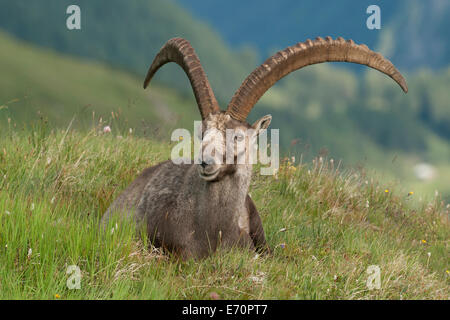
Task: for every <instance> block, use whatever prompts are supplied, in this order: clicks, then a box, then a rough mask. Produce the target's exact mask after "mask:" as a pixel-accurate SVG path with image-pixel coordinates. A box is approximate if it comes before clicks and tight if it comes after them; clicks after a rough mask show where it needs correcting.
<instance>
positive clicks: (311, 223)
mask: <svg viewBox="0 0 450 320" xmlns="http://www.w3.org/2000/svg"><path fill="white" fill-rule="evenodd" d="M42 132H47V133H46V134H42ZM0 135H1V137H2V138H1V140H0V141H1V148H0V248H1V252H2V254H1V255H0V287H1V290H0V299H55V300H57V299H144V300H148V299H211V297H212V294H214V295H215V296H216V297H219V298H223V299H444V300H448V299H449V298H450V292H449V284H450V276H449V272H450V271H449V260H448V256H449V255H448V239H449V236H450V235H449V230H450V228H449V221H448V214H449V209H448V207H447V208H445V207H444V206H443V204H442V203H441V202H440V199H439V198H435V199H433V200H432V201H420V200H419V199H416V198H418V196H417V195H415V194H413V195H411V194H410V195H408V194H407V190H404V189H402V188H395V187H394V186H391V185H389V184H386V183H382V182H377V181H376V180H374V181H371V180H369V181H368V182H366V179H367V178H366V177H365V176H364V175H362V174H361V172H355V171H344V172H342V171H340V170H337V169H336V165H337V164H336V163H331V162H329V161H323V160H322V161H320V160H319V159H317V160H316V162H315V163H314V164H312V165H311V164H299V163H298V162H296V163H295V164H294V165H293V164H292V163H287V162H283V164H282V167H281V168H280V170H279V172H278V175H277V176H260V175H259V174H258V172H259V171H258V170H255V175H254V179H253V182H252V185H251V187H250V193H251V196H252V198H253V199H254V201H255V203H256V206H257V207H258V210H259V211H260V213H261V217H262V221H263V225H264V228H265V232H266V236H267V239H268V243H269V245H270V246H271V247H272V248H273V255H268V256H266V255H263V256H258V255H255V253H251V252H247V251H244V250H233V251H231V252H224V251H221V252H218V253H217V254H215V255H213V256H211V257H209V258H207V259H205V260H202V261H193V260H190V261H187V262H181V261H179V260H177V259H176V258H171V257H169V256H168V255H166V254H163V253H162V252H161V251H160V250H157V249H155V248H153V247H148V246H147V244H148V243H149V242H148V238H147V237H145V236H144V237H143V238H136V231H135V230H134V228H133V226H132V225H129V224H124V223H123V222H122V223H118V224H117V225H116V224H115V221H112V222H111V224H110V225H109V226H108V227H107V229H106V230H105V231H99V230H103V229H99V225H98V222H99V218H100V217H101V215H102V214H103V213H104V211H105V210H106V208H107V207H108V206H109V205H110V203H111V202H112V201H113V200H114V199H115V197H116V196H117V195H118V194H119V192H120V191H121V190H123V189H124V188H125V187H126V186H127V185H128V184H129V183H130V182H131V181H132V180H133V179H134V177H135V176H136V175H138V173H139V172H141V171H142V170H143V169H144V168H145V167H147V166H150V165H153V164H156V163H157V162H160V161H162V160H165V159H167V157H168V156H169V154H170V149H171V145H170V144H168V143H156V142H155V141H152V140H150V139H142V138H138V137H133V136H127V137H124V138H118V137H116V136H114V135H111V134H101V135H99V134H98V133H97V131H96V130H92V131H90V132H88V133H80V132H78V131H75V130H69V131H65V130H55V131H54V132H53V133H48V131H46V130H45V126H44V127H38V128H36V130H34V131H32V130H25V131H22V130H15V129H12V128H11V129H8V128H5V127H3V128H0ZM413 199H416V200H417V201H414V200H413ZM70 265H76V266H78V267H79V269H80V274H81V282H80V289H79V290H70V289H68V287H67V285H66V283H67V280H68V279H69V275H67V274H66V271H67V268H68V266H70ZM371 265H376V266H378V267H379V268H380V287H379V289H373V290H370V289H369V288H368V287H367V285H366V283H367V280H368V276H369V275H368V273H367V269H368V267H369V266H371Z"/></svg>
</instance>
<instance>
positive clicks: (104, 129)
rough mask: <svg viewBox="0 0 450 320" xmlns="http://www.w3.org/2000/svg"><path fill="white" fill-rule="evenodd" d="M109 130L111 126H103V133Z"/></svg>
mask: <svg viewBox="0 0 450 320" xmlns="http://www.w3.org/2000/svg"><path fill="white" fill-rule="evenodd" d="M109 132H111V127H110V126H105V127H103V133H109Z"/></svg>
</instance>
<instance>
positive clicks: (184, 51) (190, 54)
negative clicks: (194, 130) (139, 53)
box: [144, 38, 220, 119]
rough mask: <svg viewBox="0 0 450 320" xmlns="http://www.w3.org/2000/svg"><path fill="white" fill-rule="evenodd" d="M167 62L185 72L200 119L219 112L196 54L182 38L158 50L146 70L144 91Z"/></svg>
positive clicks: (170, 41) (169, 42)
mask: <svg viewBox="0 0 450 320" xmlns="http://www.w3.org/2000/svg"><path fill="white" fill-rule="evenodd" d="M168 62H175V63H176V64H178V65H179V66H180V67H182V68H183V70H184V72H186V74H187V76H188V78H189V81H190V82H191V86H192V90H193V91H194V95H195V100H196V101H197V105H198V108H199V110H200V114H201V116H202V119H205V118H206V117H207V116H208V114H210V113H211V112H217V111H220V108H219V105H218V103H217V100H216V97H215V96H214V93H213V91H212V89H211V86H210V85H209V81H208V78H207V77H206V74H205V71H203V68H202V65H201V64H200V60H199V58H198V56H197V54H196V53H195V51H194V48H192V46H191V44H190V43H189V41H187V40H185V39H182V38H173V39H170V40H169V41H167V42H166V44H165V45H164V46H163V47H162V48H161V49H160V50H159V52H158V54H157V55H156V57H155V59H154V60H153V63H152V65H151V66H150V68H149V69H148V72H147V76H146V77H145V81H144V89H145V88H147V86H148V84H149V83H150V80H152V77H153V75H154V74H155V73H156V71H158V69H159V68H160V67H162V66H163V65H165V64H166V63H168Z"/></svg>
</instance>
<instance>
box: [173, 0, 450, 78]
mask: <svg viewBox="0 0 450 320" xmlns="http://www.w3.org/2000/svg"><path fill="white" fill-rule="evenodd" d="M178 1H179V2H180V3H181V4H182V5H183V6H184V7H185V8H187V9H189V10H190V11H191V12H193V13H194V15H195V16H197V17H199V18H200V19H202V20H205V21H208V22H209V23H210V24H211V25H213V26H214V28H216V29H217V30H218V31H219V32H220V34H221V35H223V37H224V38H225V39H226V40H227V41H228V42H229V43H230V44H232V45H234V46H237V47H238V46H240V45H242V44H249V43H250V44H251V45H253V46H255V47H257V48H258V49H260V51H261V52H263V53H264V54H265V53H266V52H268V51H270V52H272V51H273V48H284V47H286V46H288V45H291V44H293V43H296V42H298V41H304V40H306V39H307V38H315V37H316V36H322V37H324V36H327V35H330V36H333V37H337V36H342V37H344V38H352V39H354V40H355V41H357V42H364V43H366V44H367V45H368V46H369V47H370V48H377V50H381V49H382V51H383V54H385V55H386V56H388V57H389V58H390V59H392V61H395V64H396V65H397V66H398V67H400V68H401V69H407V70H410V71H411V70H416V69H417V68H420V67H430V68H433V69H437V68H440V67H443V66H444V67H445V66H448V65H449V63H450V20H449V19H448V17H449V16H450V1H448V0H428V1H421V0H396V1H391V0H378V1H373V0H358V1H354V0H340V1H335V0H322V1H293V0H279V1H272V0H248V1H239V0H228V1H209V0H178ZM372 4H376V5H378V6H379V7H380V9H381V30H369V29H368V28H367V27H366V19H367V17H368V16H369V15H368V14H367V13H366V9H367V7H368V6H369V5H372Z"/></svg>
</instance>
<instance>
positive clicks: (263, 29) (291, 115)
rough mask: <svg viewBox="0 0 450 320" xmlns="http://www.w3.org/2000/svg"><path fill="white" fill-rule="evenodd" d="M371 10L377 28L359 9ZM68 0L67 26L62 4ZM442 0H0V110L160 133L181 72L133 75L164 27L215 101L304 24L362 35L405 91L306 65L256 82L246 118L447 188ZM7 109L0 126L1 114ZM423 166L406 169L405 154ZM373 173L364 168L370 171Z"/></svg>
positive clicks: (315, 146) (448, 6)
mask: <svg viewBox="0 0 450 320" xmlns="http://www.w3.org/2000/svg"><path fill="white" fill-rule="evenodd" d="M373 2H375V3H376V4H378V5H379V6H380V8H381V15H382V16H381V18H382V21H381V23H382V28H381V30H369V29H367V28H366V18H367V16H368V15H367V14H366V8H367V7H368V6H369V5H370V4H373ZM70 4H77V5H79V6H80V8H81V21H82V22H81V25H82V29H81V30H76V31H69V30H67V28H66V19H67V17H68V15H67V14H66V8H67V7H68V6H69V5H70ZM449 15H450V2H448V1H447V0H430V1H426V2H424V1H419V0H412V1H406V0H398V1H388V0H379V1H369V0H361V1H358V2H355V1H350V0H341V1H332V0H327V1H321V2H320V3H319V2H315V1H293V0H280V1H268V0H258V1H253V0H249V1H235V0H229V1H208V0H189V1H188V0H178V1H175V0H147V1H144V0H128V1H120V0H109V1H87V0H78V1H75V0H71V1H67V0H15V1H9V0H0V72H1V75H0V120H1V121H2V122H1V125H11V123H12V125H16V126H19V127H21V126H23V125H24V124H26V123H28V122H32V121H34V120H35V119H36V118H38V117H45V118H46V119H48V121H49V122H50V123H51V124H52V125H54V126H56V127H62V128H63V127H67V125H68V124H69V123H70V121H71V119H72V118H74V116H75V122H74V126H78V127H79V128H83V127H84V128H86V127H89V126H91V125H92V123H93V122H95V121H97V120H98V117H102V118H103V119H105V120H107V121H109V122H110V124H111V126H112V129H113V132H115V133H116V134H121V131H125V130H129V128H133V130H135V131H136V132H137V133H138V134H143V135H149V136H152V137H159V138H161V139H167V140H168V139H169V134H168V132H169V130H171V129H173V128H175V127H177V126H185V127H187V128H190V129H191V128H192V120H194V119H198V118H199V115H198V112H197V109H196V107H195V100H194V98H193V95H192V92H191V89H190V85H189V82H188V80H187V77H186V76H185V75H184V73H183V72H182V70H181V69H180V68H179V67H177V66H175V65H167V66H165V67H164V68H163V69H162V70H161V71H160V72H158V73H157V75H156V77H155V83H154V84H153V86H152V87H151V89H150V90H149V91H144V90H143V89H142V80H143V76H144V75H145V73H146V71H147V68H148V67H149V65H150V63H151V61H152V59H153V57H154V55H155V54H156V53H157V51H158V50H159V48H160V47H161V46H162V45H163V44H164V43H165V41H167V40H168V39H169V38H172V37H175V36H178V37H184V38H186V39H188V40H189V41H190V42H191V43H192V45H193V46H194V48H195V49H196V51H197V53H198V54H199V56H200V59H201V61H202V64H203V66H204V68H205V70H206V72H207V74H208V77H209V79H210V81H211V84H212V86H213V89H214V90H215V93H216V95H217V97H218V99H219V102H220V103H221V105H222V107H225V106H226V104H227V103H228V101H229V99H230V98H231V96H232V95H233V93H234V91H235V90H236V89H237V88H238V87H239V85H240V83H241V82H242V80H243V79H244V78H245V77H246V75H247V74H248V73H250V72H251V71H252V70H253V69H254V68H255V67H256V66H258V65H259V64H260V63H261V62H262V61H263V60H264V59H266V58H267V57H269V56H270V55H272V54H273V53H274V52H276V51H277V50H279V49H282V48H284V47H286V46H288V45H292V44H294V43H296V42H299V41H305V40H306V39H307V38H315V37H316V36H323V37H324V36H327V35H331V36H333V37H337V36H343V37H345V38H352V39H353V40H355V42H357V43H366V44H367V45H368V46H369V47H370V48H372V49H374V50H377V51H380V52H381V53H382V54H383V55H384V56H386V57H387V58H389V59H390V60H391V61H392V62H393V63H394V64H395V65H396V66H397V67H398V68H399V69H400V70H401V72H402V73H403V74H404V75H405V77H406V79H407V82H408V85H409V93H408V94H407V95H405V94H404V93H402V92H401V90H400V89H399V88H398V87H397V85H396V84H395V83H394V82H393V81H391V80H390V79H389V78H387V77H386V76H384V75H382V74H380V73H378V72H377V71H374V70H369V69H367V68H365V67H362V66H358V65H351V64H345V65H344V64H339V63H332V64H327V65H316V66H310V67H308V68H306V69H304V70H302V71H299V72H296V73H292V74H290V75H288V76H287V77H286V78H285V79H283V80H281V81H280V82H279V83H278V84H277V85H276V86H274V87H273V88H272V89H270V90H269V91H268V92H267V93H266V94H265V95H264V97H263V98H262V99H261V101H259V102H258V104H257V107H256V108H255V109H254V111H253V112H252V113H251V115H250V117H249V122H252V121H254V120H255V119H257V117H260V116H262V115H264V114H266V113H271V114H272V115H273V116H274V118H273V119H274V120H273V124H272V128H280V139H281V147H282V150H283V152H284V153H285V154H289V155H295V156H297V157H300V156H302V157H303V159H305V161H308V160H310V159H311V158H312V157H315V156H317V155H322V156H326V157H329V158H334V159H342V160H343V162H344V164H345V165H352V166H354V165H360V166H363V167H365V168H366V170H368V171H371V170H369V169H368V168H371V169H373V170H375V171H376V172H377V174H380V175H382V176H383V179H390V180H392V179H396V180H398V181H400V183H402V184H403V185H404V186H405V188H406V189H410V190H411V191H412V190H414V191H418V192H421V193H422V194H423V195H430V194H431V195H432V194H434V193H435V190H439V192H441V193H443V195H444V197H446V200H447V202H448V201H449V199H450V183H449V181H450V161H449V160H450V108H449V101H450V99H449V98H450V93H449V88H450V64H449V62H450V51H449V50H450V49H449V47H450V46H449V39H450V37H449V30H450V20H448V19H446V17H448V16H449ZM8 119H11V120H9V124H8ZM421 163H426V164H427V165H429V166H431V167H432V168H433V172H434V174H433V175H430V177H429V178H427V179H425V180H424V179H423V178H421V179H419V178H418V175H417V173H415V167H416V166H417V165H418V164H421ZM370 174H373V173H370Z"/></svg>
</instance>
